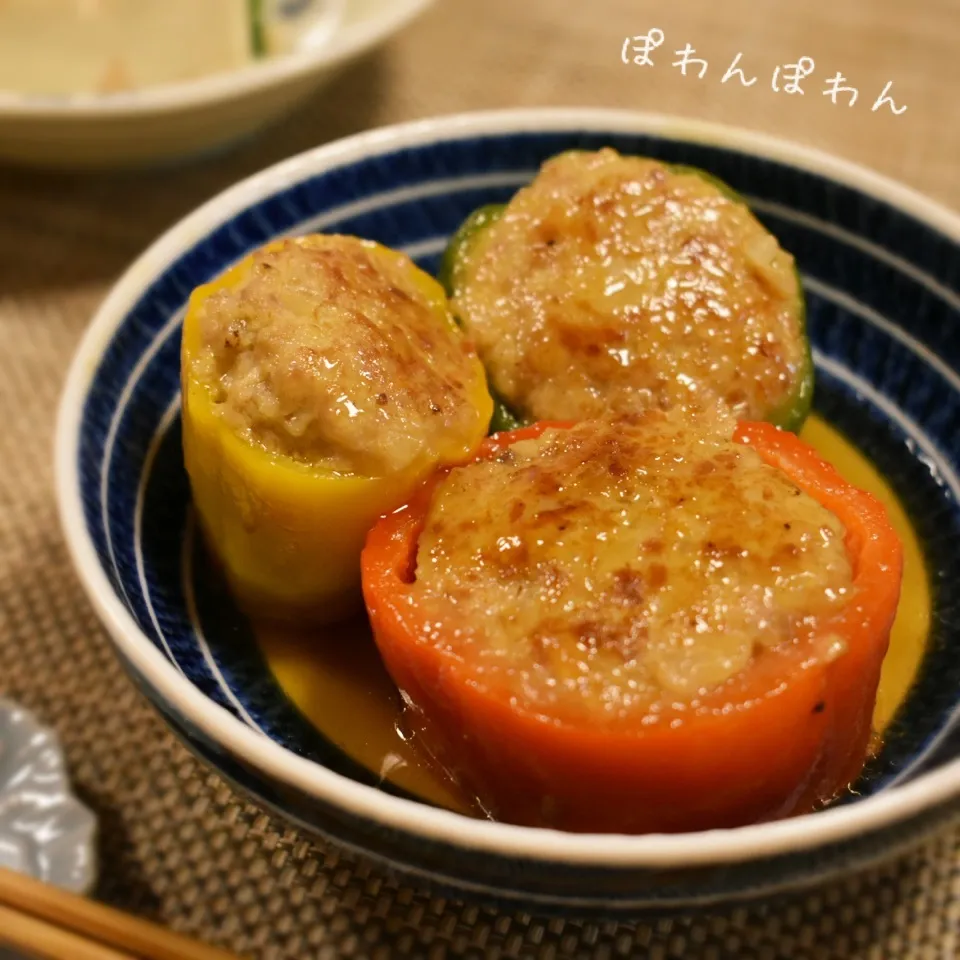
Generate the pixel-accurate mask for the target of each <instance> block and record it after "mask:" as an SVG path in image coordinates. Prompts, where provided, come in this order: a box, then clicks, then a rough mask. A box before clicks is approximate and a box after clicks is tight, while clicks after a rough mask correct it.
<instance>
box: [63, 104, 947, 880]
mask: <svg viewBox="0 0 960 960" xmlns="http://www.w3.org/2000/svg"><path fill="white" fill-rule="evenodd" d="M548 131H553V132H561V131H570V132H587V131H589V132H598V133H626V134H631V133H632V134H651V135H655V136H660V137H664V138H668V139H676V140H682V141H688V142H700V143H706V144H710V145H714V146H720V147H726V148H728V149H732V150H738V151H740V152H745V153H748V154H752V155H756V156H760V157H763V158H765V159H770V160H774V161H779V162H782V163H785V164H788V165H792V166H794V167H798V168H800V169H803V170H807V171H810V172H813V173H817V174H819V175H821V176H827V177H829V178H830V179H833V180H834V181H836V182H840V183H843V184H845V185H848V186H851V187H854V188H856V189H858V190H860V191H862V192H864V193H867V194H870V195H872V196H874V197H876V198H878V199H881V200H883V201H885V202H887V203H889V204H891V205H893V206H895V207H897V208H899V209H900V210H902V211H904V212H905V213H908V214H909V215H911V216H913V217H914V218H916V219H917V220H919V221H922V222H924V223H925V224H927V225H928V226H931V227H933V228H934V229H936V230H938V231H939V232H940V233H942V234H944V235H945V236H946V237H947V238H949V239H950V240H952V241H953V242H954V243H957V244H958V246H960V216H958V215H957V214H955V213H953V212H952V211H951V210H949V209H948V208H947V207H945V206H943V205H942V204H940V203H938V202H936V201H934V200H932V199H930V198H928V197H925V196H924V195H922V194H920V193H918V192H916V191H914V190H913V189H911V188H909V187H906V186H904V185H902V184H900V183H897V182H896V181H894V180H892V179H889V178H887V177H885V176H883V175H881V174H879V173H876V172H874V171H872V170H870V169H868V168H866V167H863V166H860V165H858V164H856V163H853V162H851V161H849V160H845V159H842V158H839V157H835V156H832V155H830V154H827V153H825V152H822V151H820V150H817V149H815V148H812V147H809V146H805V145H802V144H798V143H794V142H791V141H789V140H786V139H782V138H779V137H775V136H770V135H767V134H761V133H757V132H754V131H751V130H748V129H745V128H740V127H732V126H727V125H723V124H717V123H713V122H708V121H700V120H692V119H686V118H682V117H675V116H668V115H663V114H656V113H646V112H638V111H629V110H617V109H605V108H532V109H512V110H495V111H482V112H475V113H463V114H455V115H449V116H439V117H432V118H428V119H423V120H416V121H412V122H408V123H402V124H398V125H393V126H387V127H382V128H378V129H373V130H369V131H367V132H364V133H360V134H357V135H354V136H351V137H347V138H345V139H342V140H338V141H335V142H332V143H329V144H326V145H323V146H320V147H316V148H314V149H312V150H308V151H306V152H304V153H301V154H298V155H296V156H293V157H291V158H289V159H287V160H284V161H281V162H280V163H278V164H275V165H274V166H272V167H269V168H267V169H265V170H263V171H261V172H259V173H256V174H254V175H252V176H250V177H248V178H246V179H245V180H242V181H241V182H239V183H237V184H235V185H234V186H232V187H229V188H228V189H226V190H225V191H223V192H222V193H220V194H219V195H217V196H215V197H213V198H212V199H211V200H209V201H207V202H206V203H204V204H203V205H201V206H200V207H199V208H197V209H196V210H194V211H193V212H192V213H190V214H188V215H187V216H186V217H184V218H183V219H182V220H180V221H179V222H178V223H177V224H175V225H174V226H173V227H171V228H170V229H168V230H167V231H166V232H165V233H164V234H163V235H162V236H160V237H159V238H158V239H157V240H156V241H155V242H154V243H153V244H152V245H151V246H150V247H149V248H148V249H147V250H146V251H145V252H144V253H143V254H142V255H141V256H140V257H139V258H138V259H137V260H136V261H135V262H134V263H133V264H132V265H131V266H130V267H129V268H128V269H127V271H126V272H125V273H124V274H123V276H122V277H121V278H120V279H119V280H118V281H117V283H116V284H115V285H114V287H113V289H112V290H111V291H110V293H109V294H108V295H107V297H106V299H105V300H104V301H103V303H102V304H101V306H100V307H99V309H98V310H97V311H96V313H95V315H94V317H93V319H92V321H91V323H90V325H89V327H88V329H87V331H86V333H85V334H84V336H83V338H82V340H81V342H80V344H79V346H78V348H77V350H76V353H75V355H74V359H73V361H72V364H71V366H70V369H69V372H68V375H67V378H66V382H65V386H64V389H63V392H62V395H61V400H60V405H59V410H58V413H57V422H56V431H55V441H54V445H55V451H54V454H55V483H56V497H57V503H58V509H59V514H60V522H61V526H62V529H63V532H64V536H65V539H66V542H67V545H68V549H69V552H70V556H71V559H72V561H73V564H74V567H75V568H76V570H77V572H78V575H79V577H80V580H81V582H82V584H83V587H84V589H85V591H86V593H87V595H88V597H89V598H90V600H91V601H92V603H93V605H94V607H95V609H96V611H97V614H98V615H99V617H100V619H101V622H102V623H103V624H104V625H105V626H106V628H107V630H108V632H109V633H110V635H111V637H112V638H113V641H114V642H115V643H116V645H117V647H118V648H119V650H120V651H121V652H122V654H123V656H124V657H125V658H126V659H127V660H128V661H129V662H130V664H131V665H132V666H133V667H134V668H135V669H136V670H137V671H139V672H140V673H142V674H143V676H144V677H145V678H146V679H147V680H148V681H149V683H150V684H151V685H152V686H153V688H154V689H155V690H156V691H157V693H158V695H160V696H162V697H163V698H165V699H166V700H167V701H168V702H170V703H171V704H172V705H173V706H174V707H175V708H176V709H177V710H178V711H179V712H180V713H181V714H182V715H183V716H184V717H185V718H187V719H188V720H189V722H190V723H191V724H193V725H194V726H195V727H196V728H197V729H199V730H200V731H201V732H202V733H204V734H205V735H206V736H208V737H210V738H211V739H212V740H213V741H214V742H216V743H219V744H220V745H222V746H224V747H225V748H226V749H228V750H229V751H230V752H231V753H233V754H234V755H237V756H240V757H242V758H243V759H244V761H245V763H246V764H248V765H251V766H253V767H254V768H255V769H256V770H257V771H258V773H259V774H260V775H262V776H264V777H266V778H267V779H268V780H273V781H275V782H280V783H283V784H285V785H287V786H289V787H292V788H294V789H295V790H298V791H300V792H301V793H303V794H306V795H307V796H311V797H315V798H317V799H319V800H322V801H324V802H326V803H329V804H332V805H333V806H335V807H340V808H342V809H345V810H347V811H348V812H350V813H351V814H353V815H355V816H358V817H361V818H366V819H369V820H372V821H374V822H376V823H378V824H380V825H382V826H387V827H389V828H392V829H396V830H400V831H402V832H405V833H407V834H412V835H415V836H417V837H419V838H421V839H423V840H426V841H436V842H440V843H445V844H449V845H452V846H454V847H457V848H460V849H463V850H472V851H476V852H485V853H490V854H494V855H499V856H504V857H510V858H524V859H527V860H534V861H542V862H554V863H557V862H559V863H564V864H569V865H577V866H584V867H600V868H618V869H624V868H664V867H669V868H673V869H676V868H678V867H695V866H705V865H711V864H718V863H734V862H742V861H745V860H751V859H758V858H767V857H774V856H778V855H783V854H789V853H796V852H798V851H803V850H809V849H812V848H815V847H819V846H823V845H826V844H830V843H835V842H839V841H843V840H845V839H848V838H852V837H853V836H855V835H859V834H862V833H865V832H870V831H876V830H879V829H881V828H883V827H886V826H890V825H892V824H894V823H897V822H899V821H902V820H905V819H908V818H910V817H913V816H915V815H918V814H920V813H922V812H923V811H924V810H926V809H928V808H930V807H933V806H936V805H939V804H942V803H945V802H946V801H948V800H950V799H952V798H955V797H956V796H957V795H958V794H960V758H957V759H955V760H952V761H951V762H949V763H947V764H945V765H944V766H943V767H941V768H939V769H937V770H935V771H932V772H928V773H925V774H922V775H921V776H919V777H918V778H917V779H916V780H914V781H912V782H910V783H908V784H905V785H902V786H895V787H892V788H891V789H889V790H886V791H882V792H880V793H878V794H875V795H873V796H870V797H867V798H865V799H863V800H860V801H859V802H857V803H856V804H850V805H845V806H842V807H835V808H832V809H828V810H823V811H820V812H817V813H813V814H806V815H802V816H798V817H793V818H789V819H786V820H779V821H774V822H770V823H762V824H755V825H750V826H745V827H738V828H735V829H727V830H708V831H700V832H695V833H681V834H646V835H639V836H626V835H621V834H573V833H566V832H561V831H557V830H551V829H544V828H534V827H521V826H514V825H512V824H505V823H497V822H492V821H487V820H478V819H473V818H470V817H467V816H464V815H461V814H458V813H454V812H452V811H446V810H438V809H436V808H434V807H431V806H427V805H425V804H422V803H419V802H417V801H415V800H408V799H404V798H401V797H396V796H392V795H390V794H387V793H384V792H382V791H379V790H377V789H376V788H374V787H370V786H366V785H363V784H360V783H357V782H356V781H353V780H351V779H349V778H347V777H344V776H342V775H340V774H337V773H334V772H333V771H331V770H328V769H326V768H325V767H323V766H321V765H319V764H317V763H315V762H313V761H311V760H308V759H306V758H304V757H299V756H297V755H295V754H293V753H291V752H289V751H287V750H286V749H285V748H284V747H282V746H280V744H278V743H275V742H274V741H272V740H270V739H268V738H267V737H265V736H264V735H263V734H261V733H260V732H258V731H256V730H254V729H252V728H251V727H248V726H247V725H246V724H244V723H243V722H242V721H241V720H240V719H238V718H237V717H235V716H234V715H233V714H231V713H230V712H229V711H227V710H226V709H225V708H224V707H221V706H219V705H218V704H216V703H214V702H213V701H212V700H209V699H208V698H207V697H206V696H204V694H202V693H201V692H200V690H199V689H198V688H196V687H195V686H193V684H192V683H190V681H189V680H187V679H186V677H184V676H183V675H182V674H180V673H179V671H178V670H177V669H176V667H175V666H174V665H173V664H172V663H171V662H169V661H168V660H167V659H166V657H165V656H164V655H163V653H162V652H161V651H160V649H159V648H157V647H156V646H154V644H153V643H152V642H151V641H150V640H149V638H148V637H147V636H146V635H145V634H144V633H143V632H142V631H141V630H140V628H139V627H138V626H137V624H136V622H135V621H134V619H133V617H132V616H131V614H130V613H129V612H128V611H127V609H126V608H125V607H124V606H123V604H122V602H121V600H120V599H119V597H118V596H117V595H116V594H115V593H114V591H113V589H112V587H111V586H110V582H109V580H108V579H107V575H106V573H105V571H104V569H103V568H102V567H101V565H100V560H99V558H98V556H97V553H96V550H95V547H94V543H93V540H92V538H91V536H90V534H89V532H88V530H87V527H86V523H85V520H84V511H83V505H82V499H81V492H80V483H79V473H78V457H77V452H78V445H79V438H80V427H81V419H82V412H83V407H84V402H85V398H86V394H87V391H88V388H89V386H90V384H91V383H92V380H93V376H94V373H95V371H96V369H97V366H98V364H99V361H100V359H101V355H102V352H103V350H104V348H105V346H106V344H107V343H108V342H109V340H110V338H111V337H112V335H113V333H114V332H115V330H116V328H117V327H118V325H119V324H120V323H121V322H122V321H123V319H124V317H125V315H126V313H127V311H128V309H129V308H130V307H131V306H132V304H133V303H135V302H136V300H137V299H138V298H139V297H140V296H141V295H142V293H143V292H144V290H145V289H146V288H147V286H148V285H149V283H150V282H151V281H152V279H153V278H154V277H155V276H156V275H157V274H159V273H160V272H162V271H163V270H164V269H166V268H167V266H168V265H169V264H170V262H172V261H173V260H174V259H175V258H176V257H177V256H179V255H180V254H182V252H183V250H184V249H185V247H187V246H188V245H190V244H193V243H195V242H196V241H197V240H198V239H199V238H200V237H202V236H205V235H207V234H209V233H210V232H211V231H212V230H213V229H215V228H216V227H217V226H218V225H219V224H220V223H222V222H224V221H225V220H228V219H230V218H231V217H233V216H234V215H235V214H236V213H238V212H240V211H242V210H244V209H246V208H247V207H249V206H250V205H251V204H252V203H255V202H258V201H259V200H261V199H262V198H264V197H265V196H267V195H269V194H270V193H272V192H274V191H275V190H278V189H281V188H284V187H287V186H289V185H291V184H293V183H296V182H298V181H300V180H302V179H304V178H305V177H308V176H314V175H316V174H318V173H322V172H324V171H326V170H328V169H331V168H334V167H338V166H341V165H344V164H349V163H351V162H355V161H357V160H360V159H363V158H367V157H370V156H374V155H380V154H385V153H390V152H393V151H395V150H397V149H401V148H404V147H411V146H422V145H428V144H431V143H441V142H444V141H448V140H457V139H461V138H464V137H470V136H485V135H486V136H497V135H507V134H511V133H521V132H548Z"/></svg>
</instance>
